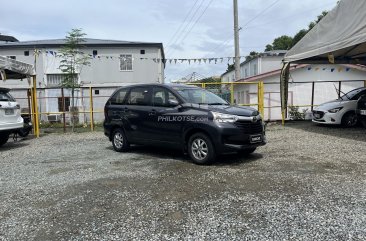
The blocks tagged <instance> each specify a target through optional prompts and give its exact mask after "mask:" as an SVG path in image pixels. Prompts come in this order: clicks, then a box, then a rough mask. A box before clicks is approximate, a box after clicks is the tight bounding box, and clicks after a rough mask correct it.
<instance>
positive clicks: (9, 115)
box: [0, 88, 24, 146]
mask: <svg viewBox="0 0 366 241" xmlns="http://www.w3.org/2000/svg"><path fill="white" fill-rule="evenodd" d="M9 91H10V89H6V88H0V146H2V145H4V144H5V143H6V142H7V141H8V139H9V135H10V134H11V133H13V132H15V131H17V130H18V129H21V128H23V125H24V124H23V118H22V117H21V115H20V106H19V105H18V103H17V102H16V101H15V99H14V98H13V97H12V96H11V95H10V94H9Z"/></svg>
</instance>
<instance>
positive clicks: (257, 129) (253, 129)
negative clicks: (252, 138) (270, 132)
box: [234, 120, 263, 134]
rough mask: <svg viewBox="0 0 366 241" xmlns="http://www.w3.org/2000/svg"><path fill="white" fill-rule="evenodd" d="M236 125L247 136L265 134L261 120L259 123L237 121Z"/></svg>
mask: <svg viewBox="0 0 366 241" xmlns="http://www.w3.org/2000/svg"><path fill="white" fill-rule="evenodd" d="M234 124H235V125H236V126H237V127H238V128H240V130H241V131H243V132H244V133H246V134H258V133H262V132H263V126H262V121H261V120H259V121H257V122H249V121H236V122H235V123H234Z"/></svg>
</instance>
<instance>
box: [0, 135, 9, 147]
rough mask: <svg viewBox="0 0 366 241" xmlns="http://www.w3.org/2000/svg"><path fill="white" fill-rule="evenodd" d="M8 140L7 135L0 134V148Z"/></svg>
mask: <svg viewBox="0 0 366 241" xmlns="http://www.w3.org/2000/svg"><path fill="white" fill-rule="evenodd" d="M8 140H9V134H0V146H2V145H4V144H5V143H6V142H8Z"/></svg>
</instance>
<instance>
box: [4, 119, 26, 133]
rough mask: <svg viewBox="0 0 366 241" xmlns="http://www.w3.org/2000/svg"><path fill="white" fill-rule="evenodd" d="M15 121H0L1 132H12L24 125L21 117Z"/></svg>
mask: <svg viewBox="0 0 366 241" xmlns="http://www.w3.org/2000/svg"><path fill="white" fill-rule="evenodd" d="M20 120H21V121H18V122H16V123H0V131H1V132H12V131H15V130H19V129H22V128H23V127H24V123H23V119H20Z"/></svg>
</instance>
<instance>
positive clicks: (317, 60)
mask: <svg viewBox="0 0 366 241" xmlns="http://www.w3.org/2000/svg"><path fill="white" fill-rule="evenodd" d="M283 62H284V65H283V68H282V72H281V106H282V119H283V120H284V119H285V113H286V111H287V97H288V81H289V70H290V64H291V63H296V64H299V63H306V64H327V63H328V64H334V63H335V64H362V65H366V1H363V0H362V1H361V0H341V1H340V2H339V3H338V4H337V6H336V7H335V8H334V9H333V10H331V11H330V12H329V13H328V14H327V15H326V16H325V17H324V18H323V19H322V20H321V21H320V22H319V23H318V24H317V25H315V26H314V28H312V29H311V30H310V31H309V32H308V33H307V34H306V35H305V36H304V37H303V38H302V39H301V40H300V41H299V42H298V43H297V44H296V45H295V46H294V47H293V48H291V49H290V50H289V51H288V52H287V54H286V55H285V57H284V60H283Z"/></svg>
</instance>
